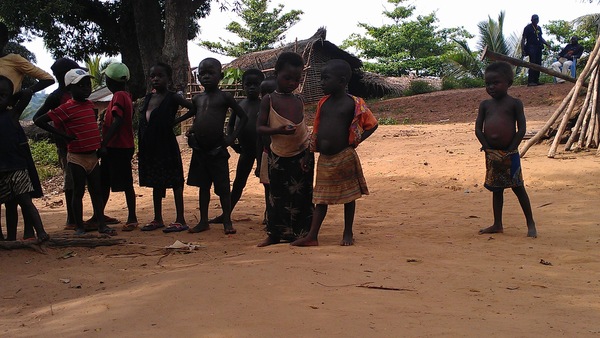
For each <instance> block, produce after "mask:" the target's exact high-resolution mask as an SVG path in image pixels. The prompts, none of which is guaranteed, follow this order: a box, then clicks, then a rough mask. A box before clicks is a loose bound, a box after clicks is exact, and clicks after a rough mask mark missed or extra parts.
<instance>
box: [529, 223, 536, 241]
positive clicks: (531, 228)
mask: <svg viewBox="0 0 600 338" xmlns="http://www.w3.org/2000/svg"><path fill="white" fill-rule="evenodd" d="M527 237H532V238H537V230H536V229H535V223H531V224H527Z"/></svg>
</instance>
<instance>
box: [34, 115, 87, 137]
mask: <svg viewBox="0 0 600 338" xmlns="http://www.w3.org/2000/svg"><path fill="white" fill-rule="evenodd" d="M50 122H52V119H51V118H50V116H48V114H44V115H42V116H40V117H38V118H36V119H35V120H33V123H35V125H36V126H38V127H40V128H42V129H44V130H45V131H48V132H50V133H52V134H54V135H58V136H60V137H62V138H64V139H65V141H67V142H71V141H73V140H76V139H77V138H76V137H75V136H73V135H67V134H65V133H63V132H62V131H60V130H58V129H56V128H54V127H53V126H51V125H50V124H49V123H50Z"/></svg>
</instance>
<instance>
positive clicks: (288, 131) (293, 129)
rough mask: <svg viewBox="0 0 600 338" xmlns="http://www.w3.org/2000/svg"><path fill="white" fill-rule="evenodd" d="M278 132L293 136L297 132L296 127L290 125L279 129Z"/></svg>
mask: <svg viewBox="0 0 600 338" xmlns="http://www.w3.org/2000/svg"><path fill="white" fill-rule="evenodd" d="M277 131H279V133H280V134H283V135H292V134H293V133H295V132H296V126H294V125H291V124H288V125H287V126H281V127H279V128H277Z"/></svg>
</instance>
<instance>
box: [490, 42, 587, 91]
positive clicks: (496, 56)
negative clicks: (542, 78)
mask: <svg viewBox="0 0 600 338" xmlns="http://www.w3.org/2000/svg"><path fill="white" fill-rule="evenodd" d="M485 58H488V59H490V60H494V61H505V62H508V63H510V64H511V65H514V66H519V67H525V68H529V69H533V70H537V71H539V72H542V73H546V74H548V75H552V76H554V77H558V78H561V79H563V80H566V81H569V82H573V83H575V81H576V79H575V78H572V77H570V76H569V75H565V74H563V73H560V72H557V71H555V70H553V69H549V68H546V67H542V66H540V65H538V64H536V63H531V62H527V61H523V60H521V59H516V58H513V57H510V56H507V55H504V54H500V53H496V52H492V51H491V50H488V49H487V46H485V48H484V49H483V52H482V53H481V60H482V61H483V59H485Z"/></svg>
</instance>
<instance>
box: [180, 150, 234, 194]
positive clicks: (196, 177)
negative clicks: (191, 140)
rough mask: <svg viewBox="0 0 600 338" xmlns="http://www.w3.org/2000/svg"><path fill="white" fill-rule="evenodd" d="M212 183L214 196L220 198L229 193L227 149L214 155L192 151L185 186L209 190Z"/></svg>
mask: <svg viewBox="0 0 600 338" xmlns="http://www.w3.org/2000/svg"><path fill="white" fill-rule="evenodd" d="M213 183H214V184H215V194H217V195H219V196H222V195H224V194H227V193H229V192H230V190H229V152H228V151H227V148H225V147H223V148H221V149H220V150H219V151H218V153H217V154H215V155H209V154H207V153H206V152H205V151H203V150H199V149H194V150H193V151H192V159H191V160H190V170H189V171H188V179H187V184H188V185H192V186H196V187H200V189H210V187H211V186H212V184H213Z"/></svg>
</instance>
